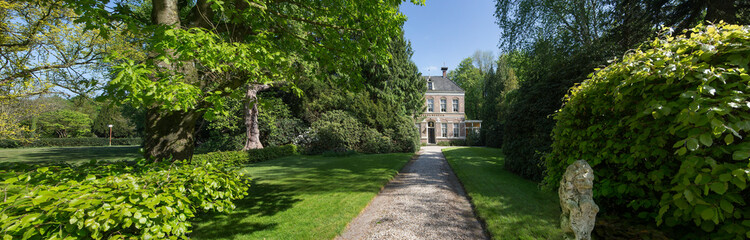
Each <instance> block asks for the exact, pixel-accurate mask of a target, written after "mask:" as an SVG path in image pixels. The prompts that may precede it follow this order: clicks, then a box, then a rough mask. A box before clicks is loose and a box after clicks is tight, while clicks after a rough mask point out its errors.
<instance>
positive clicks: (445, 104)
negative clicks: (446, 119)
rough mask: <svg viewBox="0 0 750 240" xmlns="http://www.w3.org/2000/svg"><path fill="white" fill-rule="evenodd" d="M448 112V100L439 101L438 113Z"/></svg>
mask: <svg viewBox="0 0 750 240" xmlns="http://www.w3.org/2000/svg"><path fill="white" fill-rule="evenodd" d="M446 111H448V100H446V99H445V98H442V99H440V112H446Z"/></svg>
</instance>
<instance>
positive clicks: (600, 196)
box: [545, 24, 750, 239]
mask: <svg viewBox="0 0 750 240" xmlns="http://www.w3.org/2000/svg"><path fill="white" fill-rule="evenodd" d="M748 32H750V26H733V25H724V24H721V25H718V26H699V27H696V28H695V29H693V30H692V32H691V33H690V36H689V37H685V36H676V37H673V36H669V35H666V36H663V37H661V38H659V39H656V40H654V41H653V42H652V43H651V44H650V48H648V49H645V50H635V51H632V52H630V53H628V54H627V55H625V56H624V58H623V60H621V61H617V62H615V63H613V64H611V65H609V66H607V67H606V68H604V69H601V70H597V72H596V73H595V74H593V75H592V77H591V78H590V79H588V80H586V81H584V82H583V83H582V84H581V85H580V86H577V87H575V88H573V91H572V92H571V93H570V94H569V96H568V97H567V101H566V104H565V106H564V107H563V108H562V109H561V110H560V111H559V113H558V114H557V115H556V116H555V119H557V121H558V122H557V125H556V126H555V128H554V131H553V133H554V135H553V138H554V143H553V145H552V152H551V154H549V155H548V158H547V160H546V167H547V171H548V176H547V177H546V179H545V181H546V184H547V185H548V186H550V187H556V185H557V184H558V182H559V181H560V178H561V176H562V174H563V172H564V171H565V169H566V167H567V166H568V164H570V163H572V162H573V161H575V160H578V159H585V160H587V161H588V162H589V164H591V166H592V167H593V168H594V172H595V174H596V181H595V186H594V197H595V200H596V202H597V203H599V204H601V205H602V206H603V210H605V211H607V212H609V213H611V214H617V215H620V216H624V217H628V216H630V217H636V216H637V217H638V218H642V219H647V220H651V221H655V222H656V223H657V224H660V225H661V224H666V225H667V226H684V227H685V228H686V229H696V230H695V231H693V232H688V233H683V234H691V235H692V236H691V237H695V238H703V239H725V238H734V239H746V238H750V208H748V207H747V206H746V204H747V201H748V199H750V192H749V191H748V189H747V181H748V179H749V178H750V164H749V162H750V140H748V138H747V137H748V136H747V135H748V133H749V132H750V102H748V99H750V75H748V69H749V68H748V62H750V34H749V33H748ZM693 224H694V225H697V226H699V227H700V229H703V230H704V231H705V232H704V233H700V230H697V228H694V227H693V228H690V227H687V226H688V225H693ZM695 234H697V235H695ZM704 234H705V235H704Z"/></svg>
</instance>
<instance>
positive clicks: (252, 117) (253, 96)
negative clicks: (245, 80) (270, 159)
mask: <svg viewBox="0 0 750 240" xmlns="http://www.w3.org/2000/svg"><path fill="white" fill-rule="evenodd" d="M270 87H271V86H269V85H260V84H248V85H247V94H246V95H245V100H246V102H245V128H246V129H247V139H246V140H245V147H243V148H242V150H245V151H247V150H250V149H260V148H263V144H262V143H261V142H260V130H259V129H258V92H260V91H263V90H266V89H268V88H270ZM251 105H252V106H251Z"/></svg>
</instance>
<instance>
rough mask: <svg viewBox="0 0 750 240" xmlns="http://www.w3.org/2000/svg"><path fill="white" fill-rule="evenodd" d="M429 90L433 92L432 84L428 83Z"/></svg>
mask: <svg viewBox="0 0 750 240" xmlns="http://www.w3.org/2000/svg"><path fill="white" fill-rule="evenodd" d="M427 90H432V82H427Z"/></svg>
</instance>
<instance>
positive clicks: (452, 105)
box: [415, 67, 482, 144]
mask: <svg viewBox="0 0 750 240" xmlns="http://www.w3.org/2000/svg"><path fill="white" fill-rule="evenodd" d="M441 70H443V75H442V76H423V78H424V80H425V83H426V84H427V92H426V93H425V104H426V105H427V108H426V109H425V112H424V113H422V115H421V118H420V119H422V121H421V122H418V123H415V126H416V127H417V129H419V135H420V139H421V142H422V143H426V144H436V143H438V142H447V141H451V140H462V139H466V133H467V130H468V131H469V132H472V131H473V132H475V133H477V134H479V129H480V128H481V127H482V121H481V120H466V115H465V114H464V93H465V92H464V90H463V89H461V87H459V86H458V85H457V84H456V83H455V82H453V81H451V80H450V79H448V76H447V71H448V68H447V67H443V68H441Z"/></svg>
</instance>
